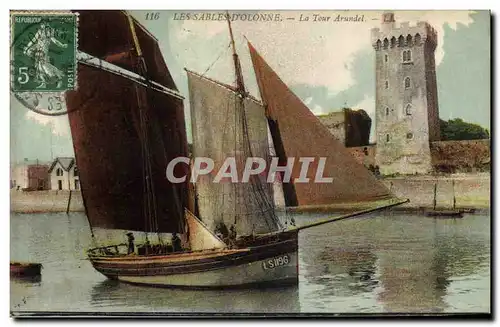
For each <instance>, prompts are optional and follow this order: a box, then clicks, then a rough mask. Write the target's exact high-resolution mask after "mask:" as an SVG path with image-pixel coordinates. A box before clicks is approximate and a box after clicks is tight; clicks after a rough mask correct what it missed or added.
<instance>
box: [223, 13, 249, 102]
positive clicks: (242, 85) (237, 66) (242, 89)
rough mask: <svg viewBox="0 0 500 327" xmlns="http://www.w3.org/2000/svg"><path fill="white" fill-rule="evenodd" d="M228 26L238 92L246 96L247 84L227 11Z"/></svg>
mask: <svg viewBox="0 0 500 327" xmlns="http://www.w3.org/2000/svg"><path fill="white" fill-rule="evenodd" d="M226 18H227V24H228V26H229V36H230V38H231V49H232V50H233V63H234V72H235V74H236V91H237V92H238V93H239V94H240V95H242V96H245V94H246V91H245V83H244V82H243V72H242V71H241V64H240V59H239V58H238V54H237V53H236V45H235V43H234V37H233V29H232V27H231V19H230V17H229V12H227V11H226Z"/></svg>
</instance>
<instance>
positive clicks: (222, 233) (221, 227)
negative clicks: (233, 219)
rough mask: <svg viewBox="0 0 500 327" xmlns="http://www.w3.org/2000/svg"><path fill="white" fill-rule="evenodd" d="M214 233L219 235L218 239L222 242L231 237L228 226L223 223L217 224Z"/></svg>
mask: <svg viewBox="0 0 500 327" xmlns="http://www.w3.org/2000/svg"><path fill="white" fill-rule="evenodd" d="M214 232H215V235H217V237H218V238H220V239H221V240H224V239H226V238H228V237H229V231H228V230H227V227H226V224H224V223H223V222H220V223H218V224H217V226H216V227H215V230H214Z"/></svg>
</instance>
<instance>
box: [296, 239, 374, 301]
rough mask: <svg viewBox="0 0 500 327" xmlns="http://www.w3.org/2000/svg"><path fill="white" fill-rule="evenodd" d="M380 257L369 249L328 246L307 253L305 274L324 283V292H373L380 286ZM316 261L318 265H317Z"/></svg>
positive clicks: (351, 293) (312, 280) (339, 293)
mask: <svg viewBox="0 0 500 327" xmlns="http://www.w3.org/2000/svg"><path fill="white" fill-rule="evenodd" d="M376 260H377V257H376V256H375V255H374V254H373V252H371V250H370V249H366V248H361V247H360V248H351V249H350V248H345V249H338V248H335V247H332V246H328V247H326V248H325V249H323V250H321V251H319V252H318V253H317V254H316V255H311V256H306V257H305V258H304V263H305V264H306V265H307V270H305V271H304V276H305V277H306V278H307V279H309V280H310V281H311V282H314V283H318V284H321V285H322V286H324V287H325V288H324V290H323V292H322V293H324V294H331V295H354V294H358V293H363V292H371V291H373V289H374V288H375V287H376V286H377V284H378V281H377V280H376V279H375V278H374V277H375V270H376V266H375V262H376ZM315 263H316V264H315Z"/></svg>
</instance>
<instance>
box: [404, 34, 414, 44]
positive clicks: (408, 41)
mask: <svg viewBox="0 0 500 327" xmlns="http://www.w3.org/2000/svg"><path fill="white" fill-rule="evenodd" d="M406 44H407V45H408V46H412V45H413V44H412V37H411V35H410V34H408V36H407V37H406Z"/></svg>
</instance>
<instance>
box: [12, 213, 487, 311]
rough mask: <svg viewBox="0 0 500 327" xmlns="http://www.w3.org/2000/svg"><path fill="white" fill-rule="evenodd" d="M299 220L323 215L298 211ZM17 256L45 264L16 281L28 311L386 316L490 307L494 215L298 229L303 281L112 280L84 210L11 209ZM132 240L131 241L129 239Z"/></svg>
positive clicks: (386, 218)
mask: <svg viewBox="0 0 500 327" xmlns="http://www.w3.org/2000/svg"><path fill="white" fill-rule="evenodd" d="M294 217H295V220H296V222H297V224H298V225H300V224H304V223H307V222H312V221H314V220H316V219H320V218H324V214H323V215H319V214H310V213H307V214H294ZM10 225H11V227H10V229H11V230H10V232H11V249H10V254H11V260H12V261H31V262H40V263H42V264H43V269H42V276H41V279H38V280H26V279H16V278H11V281H10V287H11V289H10V295H11V297H10V298H11V299H10V309H11V311H12V312H13V313H14V314H16V313H23V312H66V313H67V312H73V313H81V312H84V313H91V312H94V313H98V312H115V313H116V312H120V313H127V312H149V313H155V312H158V313H169V312H171V313H174V312H175V313H178V312H189V313H197V312H198V313H212V312H213V313H233V312H236V313H387V312H393V313H394V312H396V313H403V312H426V313H427V312H432V313H447V312H482V313H487V312H490V310H491V308H490V292H491V290H490V287H491V284H490V283H491V276H490V267H491V266H490V264H491V259H490V216H489V215H488V214H474V215H465V216H464V218H463V219H433V218H428V217H424V216H418V215H411V214H403V213H396V212H392V213H390V212H387V213H377V214H374V215H371V216H366V217H365V218H359V219H352V220H345V221H340V222H336V223H331V224H326V225H322V226H318V227H314V228H310V229H306V230H304V231H301V232H300V234H299V285H298V286H296V287H295V286H293V287H286V288H279V289H277V288H274V289H263V290H259V289H253V290H224V291H221V290H218V291H211V290H202V291H201V290H197V291H193V290H177V289H166V288H153V287H144V286H135V285H130V284H124V283H120V282H116V281H111V280H107V279H106V278H105V277H104V276H102V275H100V274H99V273H97V272H96V271H95V270H94V269H93V268H92V266H91V264H90V263H89V262H88V261H87V260H86V259H85V250H86V249H87V248H88V247H89V246H90V245H91V237H90V229H89V225H88V223H87V219H86V217H85V215H84V214H83V213H71V214H69V215H66V214H64V213H50V214H14V213H13V214H11V224H10ZM124 241H125V239H124Z"/></svg>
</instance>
